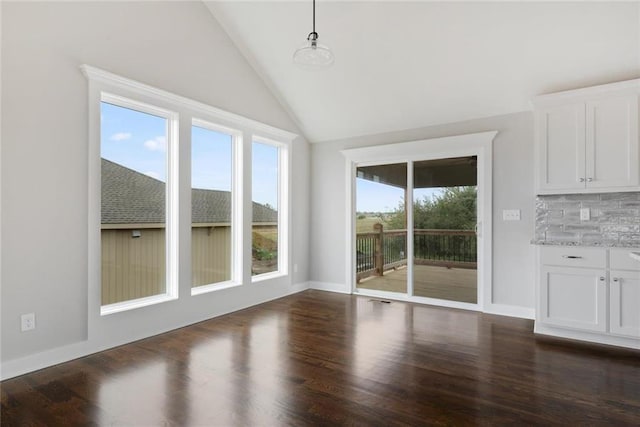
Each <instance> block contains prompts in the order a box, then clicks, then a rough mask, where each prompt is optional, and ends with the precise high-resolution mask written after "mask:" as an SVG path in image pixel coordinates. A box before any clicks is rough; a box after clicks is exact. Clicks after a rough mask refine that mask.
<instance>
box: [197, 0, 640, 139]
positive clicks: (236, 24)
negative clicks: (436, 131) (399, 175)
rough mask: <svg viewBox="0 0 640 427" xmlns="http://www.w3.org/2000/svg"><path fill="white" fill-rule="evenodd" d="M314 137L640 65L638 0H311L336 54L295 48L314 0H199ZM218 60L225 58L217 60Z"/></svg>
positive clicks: (496, 102)
mask: <svg viewBox="0 0 640 427" xmlns="http://www.w3.org/2000/svg"><path fill="white" fill-rule="evenodd" d="M205 4H206V5H207V7H208V8H209V10H211V12H212V14H213V15H214V17H215V18H216V19H217V20H218V21H219V22H220V23H221V25H222V26H223V27H224V28H225V30H226V31H227V32H228V33H229V35H230V37H231V38H232V40H233V41H234V42H235V43H236V45H237V46H238V48H239V49H240V50H241V51H242V52H243V54H244V55H245V56H246V57H247V59H248V61H249V62H250V63H251V65H252V66H253V67H254V68H255V69H256V71H257V72H258V73H259V74H260V75H261V77H262V78H263V79H264V81H265V82H266V84H267V85H268V86H269V87H270V88H271V89H272V90H273V92H274V93H275V95H276V96H277V97H278V98H279V99H280V101H281V102H282V104H283V105H284V107H285V108H286V109H287V110H288V111H289V113H290V114H291V115H292V117H294V119H295V120H296V121H297V122H298V124H299V125H300V127H301V129H302V131H303V132H304V134H305V135H306V136H307V138H308V139H309V140H310V141H311V142H320V141H328V140H334V139H342V138H348V137H354V136H361V135H368V134H378V133H383V132H391V131H397V130H403V129H412V128H419V127H423V126H428V125H432V124H440V123H449V122H456V121H462V120H467V119H473V118H480V117H487V116H494V115H499V114H506V113H512V112H517V111H524V110H527V109H529V108H530V107H529V100H530V99H531V98H532V97H533V96H535V95H539V94H542V93H549V92H554V91H558V90H565V89H573V88H578V87H584V86H590V85H594V84H601V83H609V82H614V81H619V80H626V79H632V78H638V77H640V2H602V3H594V2H582V3H581V2H576V3H540V2H528V3H521V2H518V3H506V2H498V3H481V2H470V3H459V2H458V3H445V2H399V1H372V2H362V1H360V2H342V1H332V2H328V1H323V0H317V2H316V11H317V15H316V31H317V32H318V34H319V41H320V42H321V43H323V44H326V45H328V46H329V47H330V48H331V49H332V50H333V52H334V54H335V58H336V60H335V64H334V65H333V67H331V68H330V69H326V70H322V71H306V70H302V69H300V68H298V67H296V66H295V65H294V64H293V62H292V54H293V51H294V50H295V49H296V48H297V47H299V46H300V45H301V44H302V43H303V41H304V40H305V39H306V36H307V34H308V33H309V32H310V31H311V11H312V9H311V0H309V1H294V2H275V1H259V2H243V1H230V2H224V1H215V2H205ZM221 66H224V64H221Z"/></svg>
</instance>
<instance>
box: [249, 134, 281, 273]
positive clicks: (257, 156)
mask: <svg viewBox="0 0 640 427" xmlns="http://www.w3.org/2000/svg"><path fill="white" fill-rule="evenodd" d="M251 153H252V157H251V158H252V173H251V177H252V185H251V187H252V202H253V203H252V210H253V217H252V223H251V224H252V227H251V235H252V236H251V240H252V244H251V253H252V262H251V275H252V276H261V275H265V274H268V273H274V272H280V273H284V269H283V266H284V262H283V255H284V254H283V251H282V248H283V244H282V243H283V241H284V235H285V233H284V230H283V224H282V221H281V218H282V216H281V215H280V212H281V211H282V209H283V201H282V200H281V195H282V188H281V183H282V182H283V181H282V179H281V174H282V170H283V168H282V167H281V166H282V164H283V162H282V161H281V160H282V158H283V156H284V149H283V148H282V147H281V146H280V145H278V144H276V143H273V142H270V141H267V140H254V141H253V144H252V151H251ZM267 277H268V276H267Z"/></svg>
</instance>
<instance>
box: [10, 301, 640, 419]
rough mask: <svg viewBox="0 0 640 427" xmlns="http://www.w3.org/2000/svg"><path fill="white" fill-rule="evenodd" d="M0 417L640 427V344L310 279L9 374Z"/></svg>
mask: <svg viewBox="0 0 640 427" xmlns="http://www.w3.org/2000/svg"><path fill="white" fill-rule="evenodd" d="M1 387H2V391H1V395H2V414H1V416H2V425H3V426H24V425H47V426H55V425H86V424H93V425H116V426H121V425H136V426H143V425H144V426H155V425H175V426H188V425H206V426H210V425H211V426H214V425H216V426H218V425H219V426H235V425H238V426H257V425H260V426H280V425H345V424H348V425H367V426H369V425H385V426H387V425H414V426H415V425H456V426H457V425H518V426H522V425H545V426H547V425H565V426H583V425H589V426H592V425H602V426H605V425H616V426H619V425H636V426H637V425H640V352H638V351H631V350H623V349H616V348H611V347H603V346H595V345H585V344H576V343H573V342H568V341H560V340H548V339H539V338H536V337H535V336H534V335H533V333H532V322H531V321H528V320H522V319H514V318H508V317H500V316H492V315H485V314H480V313H475V312H468V311H462V310H452V309H444V308H437V307H430V306H422V305H415V304H410V303H402V302H392V303H390V304H385V303H380V302H375V301H370V300H369V299H368V298H365V297H356V296H352V295H342V294H332V293H326V292H320V291H305V292H303V293H300V294H296V295H293V296H290V297H286V298H282V299H280V300H276V301H272V302H269V303H266V304H263V305H260V306H257V307H254V308H250V309H247V310H243V311H240V312H236V313H233V314H230V315H226V316H223V317H219V318H216V319H212V320H209V321H206V322H202V323H199V324H196V325H193V326H190V327H187V328H183V329H179V330H176V331H173V332H170V333H167V334H163V335H159V336H156V337H152V338H148V339H145V340H142V341H138V342H136V343H133V344H129V345H126V346H122V347H119V348H115V349H112V350H109V351H105V352H102V353H98V354H95V355H92V356H88V357H85V358H82V359H78V360H75V361H72V362H69V363H65V364H62V365H58V366H55V367H52V368H48V369H45V370H42V371H39V372H35V373H32V374H29V375H25V376H22V377H18V378H14V379H11V380H7V381H4V382H3V383H2V384H1Z"/></svg>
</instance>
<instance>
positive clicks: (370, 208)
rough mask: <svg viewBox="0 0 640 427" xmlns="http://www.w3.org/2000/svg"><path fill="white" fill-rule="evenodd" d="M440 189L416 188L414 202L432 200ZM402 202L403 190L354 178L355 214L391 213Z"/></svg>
mask: <svg viewBox="0 0 640 427" xmlns="http://www.w3.org/2000/svg"><path fill="white" fill-rule="evenodd" d="M441 191H442V189H441V188H417V189H415V190H414V191H413V199H414V200H422V199H423V198H424V197H429V198H432V197H433V196H434V195H436V194H440V192H441ZM403 200H404V189H402V188H398V187H394V186H391V185H387V184H382V183H379V182H373V181H369V180H366V179H362V178H356V212H392V211H394V210H395V209H396V208H398V206H399V205H400V203H402V202H403Z"/></svg>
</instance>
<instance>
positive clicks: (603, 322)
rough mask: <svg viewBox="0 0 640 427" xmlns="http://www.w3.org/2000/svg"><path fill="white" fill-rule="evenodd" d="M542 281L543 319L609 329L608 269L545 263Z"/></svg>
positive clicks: (540, 296) (541, 276)
mask: <svg viewBox="0 0 640 427" xmlns="http://www.w3.org/2000/svg"><path fill="white" fill-rule="evenodd" d="M540 281H541V283H540V294H539V298H540V319H539V320H540V322H542V323H546V324H549V325H555V326H563V327H567V328H573V329H582V330H587V331H596V332H605V331H606V330H607V282H606V270H600V269H593V268H571V267H553V266H547V265H543V266H542V269H541V274H540Z"/></svg>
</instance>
